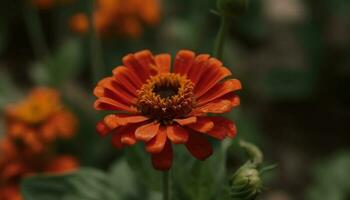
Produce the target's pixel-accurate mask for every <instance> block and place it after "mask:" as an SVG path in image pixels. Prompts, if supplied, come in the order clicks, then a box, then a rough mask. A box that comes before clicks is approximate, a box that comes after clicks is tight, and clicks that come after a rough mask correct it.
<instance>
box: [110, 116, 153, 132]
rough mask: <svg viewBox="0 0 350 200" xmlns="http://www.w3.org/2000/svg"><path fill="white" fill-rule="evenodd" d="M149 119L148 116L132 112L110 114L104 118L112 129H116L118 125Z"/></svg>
mask: <svg viewBox="0 0 350 200" xmlns="http://www.w3.org/2000/svg"><path fill="white" fill-rule="evenodd" d="M146 120H148V118H147V117H145V116H141V115H132V114H110V115H107V116H106V117H105V118H104V123H105V124H106V125H107V126H108V128H110V129H115V128H117V127H118V126H125V125H127V124H134V123H140V122H144V121H146Z"/></svg>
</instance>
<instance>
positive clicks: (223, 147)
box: [172, 140, 232, 200]
mask: <svg viewBox="0 0 350 200" xmlns="http://www.w3.org/2000/svg"><path fill="white" fill-rule="evenodd" d="M231 142H232V140H224V141H222V142H221V143H220V145H219V146H217V147H218V148H215V150H214V153H213V155H212V156H211V157H210V158H208V159H207V160H205V161H197V160H195V158H193V157H192V156H190V155H188V154H189V153H188V152H176V153H177V154H178V155H177V158H176V159H177V160H176V161H174V167H173V171H172V173H173V179H174V182H175V183H176V184H175V185H174V187H175V188H174V189H175V191H176V193H177V195H178V196H176V197H175V198H176V199H188V200H192V199H196V200H212V199H222V197H221V196H222V189H223V187H224V186H225V185H226V183H227V182H226V180H227V177H226V175H227V173H226V164H225V163H226V152H227V149H228V147H229V146H230V145H231ZM184 154H187V155H184Z"/></svg>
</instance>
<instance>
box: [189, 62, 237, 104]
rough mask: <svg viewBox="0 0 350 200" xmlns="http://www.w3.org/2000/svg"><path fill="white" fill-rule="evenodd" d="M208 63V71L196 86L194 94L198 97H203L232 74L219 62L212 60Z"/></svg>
mask: <svg viewBox="0 0 350 200" xmlns="http://www.w3.org/2000/svg"><path fill="white" fill-rule="evenodd" d="M208 62H209V63H208V65H209V66H208V68H207V70H206V71H205V72H204V73H203V74H202V75H201V77H200V78H199V82H198V83H197V84H196V85H195V88H194V91H193V92H194V94H195V96H196V97H199V96H201V95H203V94H204V93H206V92H207V91H208V90H210V89H211V88H212V87H213V86H214V85H215V84H217V83H218V82H219V81H221V80H223V79H224V78H226V77H227V76H230V75H231V72H230V71H229V70H228V69H227V68H225V67H223V66H222V63H221V62H220V61H219V60H217V59H215V58H210V59H209V61H208Z"/></svg>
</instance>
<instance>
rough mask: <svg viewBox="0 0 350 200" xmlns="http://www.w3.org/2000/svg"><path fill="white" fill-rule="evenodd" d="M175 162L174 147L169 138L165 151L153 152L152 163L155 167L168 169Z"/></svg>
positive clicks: (163, 169)
mask: <svg viewBox="0 0 350 200" xmlns="http://www.w3.org/2000/svg"><path fill="white" fill-rule="evenodd" d="M172 162H173V148H172V146H171V143H170V141H169V140H167V141H166V143H165V146H164V149H163V151H161V152H160V153H156V154H152V165H153V167H154V168H155V169H157V170H161V171H167V170H169V169H170V168H171V165H172Z"/></svg>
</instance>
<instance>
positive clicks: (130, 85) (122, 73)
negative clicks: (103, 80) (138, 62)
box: [112, 66, 142, 96]
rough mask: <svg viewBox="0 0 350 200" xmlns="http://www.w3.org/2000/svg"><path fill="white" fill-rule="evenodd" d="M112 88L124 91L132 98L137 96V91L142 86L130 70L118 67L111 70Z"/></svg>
mask: <svg viewBox="0 0 350 200" xmlns="http://www.w3.org/2000/svg"><path fill="white" fill-rule="evenodd" d="M113 75H114V77H113V80H114V81H113V82H112V84H113V86H114V87H115V88H116V89H118V90H124V92H127V93H129V94H130V95H132V96H137V90H138V89H139V88H140V87H141V86H142V82H141V80H139V79H138V78H136V77H137V76H135V78H134V77H133V76H131V75H132V73H131V72H130V70H129V69H128V68H126V67H124V66H119V67H116V68H114V69H113Z"/></svg>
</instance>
